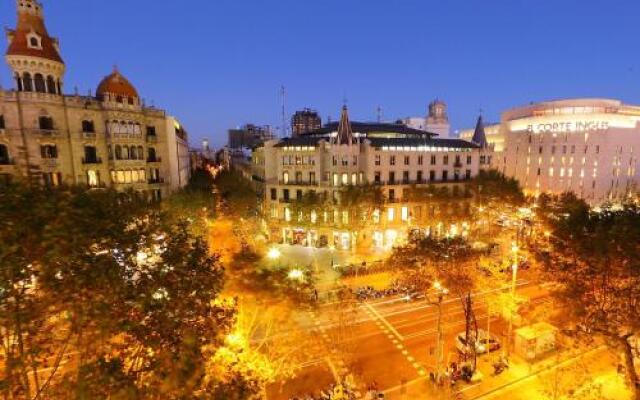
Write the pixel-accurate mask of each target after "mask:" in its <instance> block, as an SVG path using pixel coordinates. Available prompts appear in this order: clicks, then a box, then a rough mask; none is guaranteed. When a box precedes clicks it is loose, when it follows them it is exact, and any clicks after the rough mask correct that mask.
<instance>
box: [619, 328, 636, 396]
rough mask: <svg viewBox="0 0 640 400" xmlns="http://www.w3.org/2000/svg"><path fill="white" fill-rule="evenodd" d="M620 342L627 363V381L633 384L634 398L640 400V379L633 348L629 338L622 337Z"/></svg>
mask: <svg viewBox="0 0 640 400" xmlns="http://www.w3.org/2000/svg"><path fill="white" fill-rule="evenodd" d="M620 344H621V345H622V350H623V351H624V361H625V364H626V368H625V369H626V371H627V372H626V373H627V381H628V383H629V385H631V390H632V392H633V393H634V397H633V398H634V399H635V400H640V381H639V380H638V373H637V372H636V368H635V365H634V364H633V358H634V357H633V348H632V347H631V344H630V343H629V341H628V340H627V338H620Z"/></svg>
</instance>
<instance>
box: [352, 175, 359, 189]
mask: <svg viewBox="0 0 640 400" xmlns="http://www.w3.org/2000/svg"><path fill="white" fill-rule="evenodd" d="M351 184H352V185H354V186H355V185H357V184H358V175H357V174H356V173H355V172H354V173H353V174H351Z"/></svg>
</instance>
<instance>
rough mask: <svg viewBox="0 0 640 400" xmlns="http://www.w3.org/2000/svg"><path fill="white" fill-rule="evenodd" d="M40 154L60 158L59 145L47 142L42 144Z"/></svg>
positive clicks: (47, 157)
mask: <svg viewBox="0 0 640 400" xmlns="http://www.w3.org/2000/svg"><path fill="white" fill-rule="evenodd" d="M40 156H41V157H42V158H46V159H50V158H58V147H57V146H56V145H54V144H45V145H42V146H40Z"/></svg>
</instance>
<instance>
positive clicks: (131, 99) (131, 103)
mask: <svg viewBox="0 0 640 400" xmlns="http://www.w3.org/2000/svg"><path fill="white" fill-rule="evenodd" d="M127 102H128V103H129V105H131V106H132V105H133V97H127Z"/></svg>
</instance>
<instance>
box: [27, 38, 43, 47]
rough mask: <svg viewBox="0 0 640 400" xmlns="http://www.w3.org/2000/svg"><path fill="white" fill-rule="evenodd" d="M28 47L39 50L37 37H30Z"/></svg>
mask: <svg viewBox="0 0 640 400" xmlns="http://www.w3.org/2000/svg"><path fill="white" fill-rule="evenodd" d="M29 47H32V48H35V49H39V48H40V41H39V40H38V38H37V37H35V36H31V37H30V38H29Z"/></svg>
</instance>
